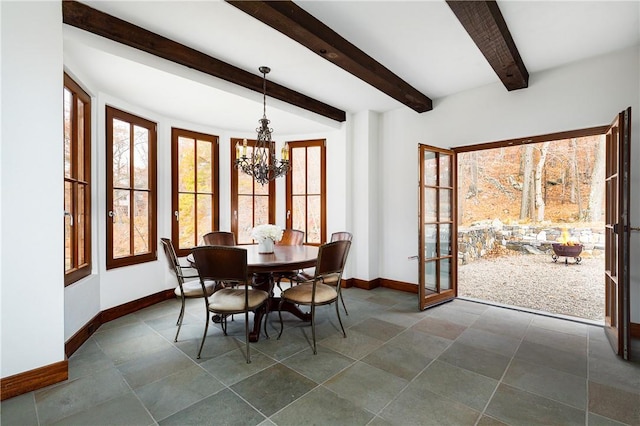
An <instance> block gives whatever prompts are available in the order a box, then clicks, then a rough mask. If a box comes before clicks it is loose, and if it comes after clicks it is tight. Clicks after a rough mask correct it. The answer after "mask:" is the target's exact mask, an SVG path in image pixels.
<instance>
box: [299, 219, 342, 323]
mask: <svg viewBox="0 0 640 426" xmlns="http://www.w3.org/2000/svg"><path fill="white" fill-rule="evenodd" d="M352 239H353V234H351V232H347V231H341V232H334V233H333V234H331V242H333V241H351V240H352ZM314 274H315V271H314V270H313V268H311V269H305V270H303V271H300V273H299V274H298V275H297V276H296V277H294V279H293V281H300V280H310V279H311V278H313V276H314ZM334 278H335V277H334ZM325 284H329V285H341V282H340V281H338V280H333V282H331V280H327V281H325ZM340 302H342V307H343V308H344V313H345V314H347V315H349V311H347V305H345V303H344V297H343V296H342V292H340Z"/></svg>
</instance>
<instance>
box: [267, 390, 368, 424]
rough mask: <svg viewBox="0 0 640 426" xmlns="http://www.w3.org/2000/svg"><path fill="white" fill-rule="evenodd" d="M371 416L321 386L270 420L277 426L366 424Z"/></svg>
mask: <svg viewBox="0 0 640 426" xmlns="http://www.w3.org/2000/svg"><path fill="white" fill-rule="evenodd" d="M372 418H373V414H372V413H370V412H368V411H366V410H364V409H362V408H360V407H359V406H358V405H356V404H354V403H353V402H351V401H349V400H348V399H345V398H341V397H340V396H338V395H336V394H335V393H333V392H331V391H330V390H327V389H326V388H324V387H322V386H321V387H318V388H316V389H313V390H312V391H311V392H309V393H307V394H306V395H304V396H303V397H302V398H300V399H298V400H297V401H294V402H293V403H292V404H291V405H289V406H287V407H285V408H284V409H283V410H282V411H280V412H278V413H276V414H274V415H273V416H272V417H271V420H273V422H274V423H275V424H277V425H278V426H287V425H290V426H298V425H300V426H302V425H366V424H368V423H369V421H370V420H371V419H372Z"/></svg>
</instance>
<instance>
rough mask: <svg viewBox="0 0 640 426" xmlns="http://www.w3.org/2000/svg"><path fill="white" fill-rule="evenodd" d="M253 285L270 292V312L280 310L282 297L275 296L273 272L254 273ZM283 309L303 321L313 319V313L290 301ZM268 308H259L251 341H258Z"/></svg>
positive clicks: (250, 335) (284, 304) (283, 305)
mask: <svg viewBox="0 0 640 426" xmlns="http://www.w3.org/2000/svg"><path fill="white" fill-rule="evenodd" d="M251 285H252V286H253V287H255V288H258V289H260V290H264V291H266V292H267V293H269V301H268V302H267V303H268V304H269V312H270V313H275V312H277V311H278V307H279V305H280V298H279V297H273V278H272V276H271V274H254V275H253V279H252V281H251ZM281 310H282V311H285V312H289V313H292V314H293V315H295V316H296V317H298V318H300V319H301V320H303V321H311V314H310V313H305V312H302V311H301V310H300V308H298V306H297V305H294V304H293V303H290V302H285V303H283V304H282V307H281ZM266 312H267V310H266V306H265V307H262V308H260V309H258V310H257V311H256V313H255V316H254V319H253V330H251V331H250V332H249V341H250V342H257V341H258V340H259V339H260V330H261V329H262V328H261V326H262V318H263V317H264V316H265V314H266Z"/></svg>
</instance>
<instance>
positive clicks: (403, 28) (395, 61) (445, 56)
mask: <svg viewBox="0 0 640 426" xmlns="http://www.w3.org/2000/svg"><path fill="white" fill-rule="evenodd" d="M83 3H84V4H86V5H89V6H90V7H93V8H95V9H97V10H100V11H102V12H105V13H108V14H110V15H113V16H115V17H118V18H120V19H123V20H125V21H128V22H130V23H133V24H135V25H138V26H140V27H142V28H145V29H147V30H150V31H152V32H155V33H157V34H160V35H162V36H164V37H167V38H170V39H172V40H174V41H177V42H179V43H182V44H184V45H187V46H189V47H192V48H194V49H196V50H199V51H201V52H203V53H206V54H207V55H210V56H212V57H215V58H217V59H220V60H222V61H224V62H227V63H229V64H231V65H234V66H236V67H238V68H241V69H244V70H246V71H249V72H252V73H255V74H256V75H260V73H259V72H258V67H259V66H261V65H267V66H269V67H270V68H271V73H270V74H268V76H267V78H268V79H269V80H270V81H274V82H276V83H278V84H281V85H283V86H286V87H288V88H290V89H293V90H296V91H298V92H301V93H303V94H305V95H307V96H310V97H312V98H314V99H317V100H319V101H322V102H325V103H327V104H329V105H331V106H334V107H336V108H339V109H342V110H344V111H346V112H358V111H364V110H372V111H378V112H384V111H389V110H392V109H396V108H407V107H406V106H404V105H402V104H401V103H399V102H398V101H396V100H394V99H392V98H391V97H389V96H387V95H386V94H384V93H382V92H380V91H378V90H377V89H375V88H373V87H372V86H370V85H368V84H367V83H365V82H363V81H361V80H359V79H358V78H356V77H354V76H353V75H351V74H349V73H348V72H346V71H344V70H342V69H341V68H339V67H337V66H336V65H334V64H332V63H330V62H328V61H326V60H325V59H323V58H322V57H320V56H319V55H317V54H315V53H314V52H312V51H310V50H309V49H307V48H306V47H303V46H302V45H300V44H298V43H297V42H295V41H293V40H291V39H289V38H288V37H286V36H285V35H283V34H281V33H280V32H278V31H276V30H274V29H272V28H271V27H269V26H267V25H265V24H263V23H262V22H260V21H258V20H257V19H255V18H253V17H251V16H249V15H247V14H245V13H244V12H242V11H240V10H238V9H236V8H235V7H233V6H231V5H229V4H227V3H225V2H223V1H140V2H134V1H86V2H83ZM296 4H298V5H299V6H300V7H302V8H303V9H305V10H306V11H307V12H309V13H310V14H311V15H313V16H314V17H316V18H317V19H319V20H320V21H322V22H324V23H325V24H326V25H327V26H329V27H330V28H331V29H333V30H334V31H336V32H337V33H338V34H340V35H341V36H342V37H344V38H345V39H347V40H348V41H350V42H351V43H353V44H355V45H356V46H358V47H359V48H360V49H361V50H363V51H364V52H365V53H367V54H368V55H369V56H371V57H373V58H374V59H376V60H377V61H378V62H380V63H382V64H383V65H384V66H386V67H387V68H388V69H390V70H391V71H392V72H394V73H395V74H396V75H398V76H399V77H401V78H402V79H404V80H405V81H406V82H408V83H409V84H410V85H411V86H413V87H414V88H416V89H418V90H419V91H420V92H422V93H423V94H425V95H426V96H428V97H430V98H431V99H434V100H437V99H438V98H442V97H445V96H448V95H451V94H454V93H457V92H460V91H464V90H467V89H471V88H474V87H478V86H482V85H486V84H491V83H495V82H499V78H498V77H497V75H496V74H495V73H494V71H493V70H492V68H491V67H490V66H489V64H488V62H487V61H486V59H485V58H484V56H483V55H482V54H481V53H480V51H479V50H478V48H477V47H476V45H475V44H474V42H473V41H472V40H471V38H470V37H469V35H468V34H467V32H466V31H465V30H464V28H463V27H462V25H461V24H460V22H459V21H458V20H457V19H456V17H455V15H454V14H453V12H452V11H451V9H450V8H449V6H448V5H447V4H446V3H445V2H444V1H367V0H361V1H296ZM498 5H499V7H500V10H501V12H502V14H503V16H504V19H505V21H506V23H507V26H508V28H509V30H510V32H511V35H512V36H513V39H514V41H515V43H516V46H517V48H518V50H519V52H520V56H521V57H522V60H523V62H524V64H525V66H526V68H527V70H528V72H529V74H534V73H536V72H540V71H544V70H548V69H552V68H555V67H559V66H562V65H564V64H567V63H571V62H575V61H579V60H582V59H586V58H589V57H595V56H598V55H601V54H604V53H607V52H612V51H616V50H620V49H623V48H626V47H629V46H633V45H639V44H640V2H638V1H621V2H617V1H498ZM64 60H65V66H66V67H67V69H68V70H69V71H71V73H72V74H74V75H75V76H76V77H77V78H79V79H81V80H82V81H83V82H84V83H86V84H87V85H89V86H91V87H92V88H94V90H99V91H102V92H105V93H108V94H110V95H112V96H114V97H116V98H119V99H121V100H123V101H125V102H127V103H130V104H132V105H136V106H140V107H143V108H145V109H148V110H150V111H154V112H157V113H159V114H162V115H166V116H168V117H174V118H177V119H179V120H184V121H186V122H191V123H198V124H203V125H207V126H213V127H217V128H222V129H229V130H233V131H241V132H252V131H253V129H254V128H255V127H256V126H257V124H258V122H257V120H258V119H259V118H260V117H261V116H262V95H261V94H260V93H256V92H253V91H251V90H248V89H244V88H241V87H238V86H234V85H233V84H230V83H227V82H225V81H222V80H220V79H216V78H214V77H211V76H209V75H206V74H203V73H200V72H198V71H195V70H191V69H188V68H186V67H183V66H180V65H177V64H174V63H171V62H168V61H165V60H163V59H159V58H156V57H153V56H152V55H149V54H147V53H143V52H140V51H138V50H135V49H133V48H130V47H126V46H122V45H119V44H118V43H115V42H112V41H109V40H106V39H103V38H101V37H99V36H96V35H93V34H89V33H87V32H85V31H82V30H79V29H77V28H73V27H69V26H66V25H65V28H64ZM496 90H505V91H506V89H505V88H504V86H502V85H496ZM521 90H527V89H526V88H525V89H521ZM434 108H437V102H434ZM416 114H418V113H416ZM422 114H429V112H424V113H422ZM267 116H268V118H269V119H270V120H271V122H272V123H271V124H272V126H273V128H274V130H275V132H274V137H275V138H276V139H277V135H278V134H299V133H313V132H318V131H324V130H326V129H330V128H335V127H337V126H338V125H339V123H337V122H334V121H332V120H330V119H327V118H324V117H320V116H318V115H316V114H314V113H310V112H308V111H305V110H302V109H300V108H297V107H294V106H291V105H288V104H285V103H284V102H281V101H277V100H275V99H271V98H267Z"/></svg>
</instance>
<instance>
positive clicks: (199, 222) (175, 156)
mask: <svg viewBox="0 0 640 426" xmlns="http://www.w3.org/2000/svg"><path fill="white" fill-rule="evenodd" d="M171 152H172V156H171V169H172V173H171V175H172V178H171V180H172V184H171V186H172V191H171V194H172V200H171V205H172V211H173V217H172V226H171V235H172V239H173V243H174V246H175V247H176V248H177V249H176V252H177V253H178V255H180V256H186V255H187V254H189V251H190V249H191V248H192V247H194V246H196V245H198V244H199V242H200V240H202V236H203V235H204V234H206V233H208V232H211V231H214V230H217V229H218V224H219V215H218V213H219V212H218V197H219V195H218V137H217V136H212V135H205V134H202V133H196V132H191V131H188V130H182V129H172V130H171Z"/></svg>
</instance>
